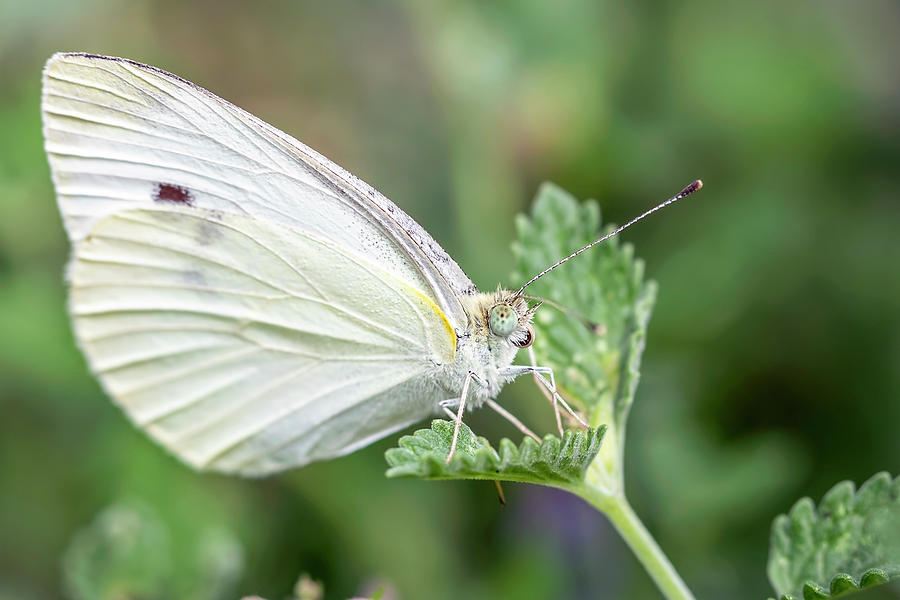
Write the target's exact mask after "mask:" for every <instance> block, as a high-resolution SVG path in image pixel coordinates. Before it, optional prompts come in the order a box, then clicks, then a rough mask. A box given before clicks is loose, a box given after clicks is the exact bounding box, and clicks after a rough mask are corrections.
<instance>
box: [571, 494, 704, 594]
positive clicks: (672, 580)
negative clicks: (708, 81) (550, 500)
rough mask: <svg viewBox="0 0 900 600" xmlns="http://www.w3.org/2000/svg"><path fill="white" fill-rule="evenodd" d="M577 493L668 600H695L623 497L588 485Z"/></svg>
mask: <svg viewBox="0 0 900 600" xmlns="http://www.w3.org/2000/svg"><path fill="white" fill-rule="evenodd" d="M576 493H577V494H578V495H579V496H581V497H582V498H584V499H585V500H587V501H588V502H589V503H590V504H591V505H592V506H594V507H595V508H596V509H597V510H599V511H600V512H602V513H603V514H605V515H606V516H607V517H608V518H609V520H610V521H611V522H612V524H613V526H614V527H615V528H616V530H617V531H618V532H619V535H621V536H622V538H624V540H625V542H626V543H627V544H628V546H629V547H630V548H631V551H632V552H634V554H635V556H637V559H638V560H639V561H641V564H642V565H644V568H645V569H646V570H647V573H649V574H650V577H652V578H653V581H654V582H655V583H656V586H657V587H658V588H659V591H661V592H662V593H663V595H664V596H665V597H666V598H667V599H668V600H694V595H693V594H692V593H691V591H690V590H689V589H688V587H687V586H686V585H685V584H684V581H683V580H682V579H681V576H680V575H679V574H678V572H677V571H676V570H675V567H673V566H672V563H671V562H669V559H668V558H667V557H666V555H665V554H664V553H663V551H662V548H660V547H659V544H657V543H656V540H654V539H653V536H652V535H650V532H649V531H647V528H646V527H644V524H643V523H642V522H641V520H640V519H639V518H638V516H637V514H636V513H635V512H634V510H633V509H632V508H631V505H630V504H628V500H626V499H625V497H624V496H621V495H616V496H609V495H606V494H604V493H602V492H598V491H597V490H594V489H593V488H591V487H589V486H584V487H582V488H580V489H579V490H577V491H576Z"/></svg>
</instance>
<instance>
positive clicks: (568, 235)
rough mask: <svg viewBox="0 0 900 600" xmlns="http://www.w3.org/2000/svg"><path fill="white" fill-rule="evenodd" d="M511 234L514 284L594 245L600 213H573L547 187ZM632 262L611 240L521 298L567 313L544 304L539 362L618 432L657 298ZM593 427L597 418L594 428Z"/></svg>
mask: <svg viewBox="0 0 900 600" xmlns="http://www.w3.org/2000/svg"><path fill="white" fill-rule="evenodd" d="M517 229H518V241H517V242H516V244H515V245H514V246H513V250H514V252H515V255H516V258H517V268H516V273H515V275H514V279H513V281H518V282H524V281H526V280H527V279H528V278H530V277H531V276H533V275H534V274H535V273H538V272H540V271H541V270H542V269H544V268H545V267H547V266H548V265H550V264H552V263H554V262H555V261H557V260H559V259H560V258H562V257H564V256H566V255H568V254H569V253H571V252H572V251H574V250H577V249H578V248H580V247H582V246H584V245H586V244H587V243H589V242H591V241H593V240H595V239H596V238H597V237H599V235H600V233H601V231H600V209H599V207H598V206H597V203H596V202H593V201H587V202H585V203H583V204H581V205H579V203H578V202H576V200H575V199H574V198H573V197H572V196H571V195H569V194H568V193H567V192H565V191H564V190H562V189H561V188H559V187H557V186H555V185H553V184H550V183H545V184H543V185H542V186H541V188H540V190H539V191H538V195H537V198H536V200H535V203H534V207H533V209H532V212H531V216H530V218H529V217H524V216H522V217H520V218H519V219H518V221H517ZM633 254H634V253H633V249H632V247H631V246H630V245H628V244H620V243H619V241H618V240H617V239H616V238H612V239H610V240H608V241H606V242H604V243H602V244H600V245H598V246H596V247H595V248H592V249H591V250H589V251H588V252H585V253H584V254H581V255H580V256H578V258H576V259H574V260H571V261H569V262H567V263H566V264H564V265H562V266H560V267H559V268H557V269H556V270H554V271H552V272H551V273H549V274H547V275H546V276H544V277H543V278H541V279H539V280H538V281H536V282H535V283H533V284H532V285H531V286H530V287H529V288H528V290H527V292H526V293H528V294H531V295H534V296H540V297H542V298H547V299H549V300H551V301H553V302H554V303H556V304H559V305H561V306H562V307H565V309H567V310H568V311H569V312H570V314H568V315H567V314H564V313H563V312H562V311H561V310H559V309H558V308H555V307H553V306H551V305H550V304H549V303H548V304H546V305H545V306H542V307H541V308H540V309H539V310H538V312H537V313H536V315H535V317H536V318H535V324H536V328H537V335H536V337H535V342H534V349H535V353H536V354H537V357H538V361H539V362H540V363H541V364H542V365H547V366H550V367H552V368H553V369H554V372H555V374H556V380H557V383H559V384H560V388H561V389H562V391H563V395H564V396H566V397H567V398H568V399H570V400H572V401H573V402H574V403H575V404H576V405H578V406H579V407H580V408H581V409H583V410H586V411H587V412H588V413H589V414H591V415H597V416H598V417H599V418H600V419H602V420H605V419H606V418H612V420H613V424H614V425H615V427H616V429H618V430H620V431H621V430H623V428H624V425H625V420H626V418H627V415H628V410H629V408H630V406H631V402H632V400H633V399H634V393H635V390H636V388H637V383H638V377H639V370H640V361H641V354H642V352H643V349H644V341H645V338H646V331H647V323H648V321H649V319H650V313H651V311H652V310H653V303H654V300H655V297H656V286H655V284H654V283H653V282H645V281H644V264H643V262H642V261H640V260H638V259H635V258H634V256H633ZM573 315H578V316H573ZM579 317H580V318H579ZM596 409H600V410H596ZM597 422H598V419H596V418H595V419H594V420H593V423H597ZM619 442H620V443H621V438H619Z"/></svg>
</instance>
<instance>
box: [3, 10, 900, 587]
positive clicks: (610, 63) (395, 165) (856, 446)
mask: <svg viewBox="0 0 900 600" xmlns="http://www.w3.org/2000/svg"><path fill="white" fill-rule="evenodd" d="M60 50H79V51H90V52H97V53H103V54H112V55H119V56H125V57H129V58H133V59H136V60H140V61H142V62H147V63H151V64H153V65H157V66H160V67H163V68H165V69H167V70H170V71H172V72H175V73H177V74H180V75H182V76H184V77H186V78H188V79H190V80H192V81H195V82H197V83H199V84H201V85H203V86H204V87H207V88H208V89H210V90H212V91H213V92H215V93H217V94H219V95H221V96H223V97H225V98H227V99H229V100H231V101H232V102H234V103H236V104H238V105H239V106H242V107H244V108H246V109H248V110H250V111H251V112H253V113H255V114H257V115H259V116H260V117H262V118H264V119H265V120H267V121H269V122H271V123H273V124H275V125H276V126H278V127H279V128H281V129H283V130H285V131H287V132H289V133H291V134H292V135H294V136H296V137H298V138H299V139H301V140H303V141H305V142H306V143H307V144H309V145H311V146H313V147H314V148H316V149H318V150H320V151H321V152H323V153H324V154H326V155H327V156H329V157H331V158H332V159H334V160H335V161H337V162H338V163H340V164H342V165H344V166H345V167H347V168H348V169H350V170H351V171H353V172H355V173H356V174H358V175H360V176H361V177H363V178H364V179H366V180H367V181H369V182H370V183H372V184H373V185H375V186H376V187H378V188H379V189H380V190H381V191H383V192H384V193H385V194H386V195H388V196H389V197H391V198H392V199H393V200H394V201H395V202H397V203H398V204H399V205H400V206H402V207H403V208H404V209H405V210H407V211H408V212H409V213H410V214H411V215H412V216H413V217H414V218H416V219H417V220H418V221H419V222H420V223H422V224H423V225H424V226H425V227H426V229H428V230H429V231H431V232H432V233H433V235H434V237H435V238H436V239H437V240H438V241H439V242H440V243H441V244H442V245H444V247H445V248H447V249H448V251H450V253H451V254H452V255H453V256H455V257H456V258H457V260H458V262H459V263H460V264H461V265H462V266H463V268H464V269H466V270H467V272H468V273H469V274H470V276H471V277H472V279H473V280H474V281H475V282H476V284H478V285H479V286H480V287H482V288H488V289H489V288H492V287H493V286H495V285H496V284H497V283H498V282H504V283H516V282H509V281H508V278H509V273H510V272H511V271H512V253H511V251H510V242H511V240H512V238H513V234H514V228H513V222H514V215H515V214H517V213H519V212H522V211H526V210H527V209H528V206H529V202H530V198H531V197H532V195H533V193H534V192H535V190H536V188H537V186H538V184H539V183H540V182H541V181H543V180H548V179H549V180H552V181H554V182H556V183H558V184H560V185H561V186H563V187H565V188H567V189H568V190H570V191H571V192H573V193H574V194H575V195H577V196H578V197H579V198H587V197H593V198H596V199H598V200H599V201H600V203H601V206H602V209H603V212H604V217H605V218H606V219H607V220H612V221H617V222H623V221H624V220H625V219H627V218H629V217H630V216H632V215H634V214H635V213H636V212H638V211H640V210H642V209H644V208H646V207H647V206H648V205H650V204H651V203H654V202H656V201H659V200H661V199H663V198H664V197H666V196H668V195H669V194H671V193H673V192H675V191H677V190H678V189H680V188H681V186H683V185H684V184H686V183H687V182H689V181H690V180H692V179H694V178H697V177H701V178H703V179H704V181H705V182H706V184H707V185H706V188H705V189H704V191H703V192H702V193H701V194H698V195H697V196H694V197H692V198H691V199H690V200H689V201H687V202H685V203H683V204H681V205H680V206H679V207H676V208H673V209H669V210H667V211H666V212H665V213H663V214H662V215H661V216H658V217H654V218H653V219H651V220H650V221H648V222H645V223H644V224H642V225H640V226H639V227H637V228H635V229H633V230H631V231H629V232H628V233H627V234H625V236H624V237H625V238H626V240H627V241H629V242H632V243H633V244H634V245H635V246H636V249H637V254H638V255H639V256H642V257H643V258H644V259H646V262H647V272H648V274H649V276H650V277H652V278H654V279H656V280H657V281H658V282H659V286H660V294H659V301H658V304H657V309H656V312H655V315H654V318H653V321H652V323H651V326H650V336H649V342H648V348H647V351H646V356H645V360H644V368H643V379H642V384H641V387H640V389H639V391H638V395H637V400H636V403H635V407H634V410H633V412H632V417H631V420H630V424H629V435H628V445H627V474H628V477H627V487H628V490H629V494H630V497H631V500H632V503H633V504H634V505H635V507H636V510H637V512H638V513H639V514H640V515H641V516H642V517H643V518H644V520H645V522H646V524H647V525H648V527H649V528H650V530H651V531H652V532H653V533H654V534H655V535H656V536H657V539H658V540H659V542H660V544H661V545H662V547H663V548H664V550H665V551H666V552H667V554H668V555H669V556H670V557H671V559H672V561H673V562H674V563H675V565H676V567H677V568H678V569H679V570H680V572H681V573H682V575H683V576H684V578H685V580H686V581H687V583H688V584H689V586H690V587H691V588H692V589H693V590H694V592H695V593H696V594H697V595H698V597H700V598H728V599H739V598H740V599H742V598H747V599H751V598H764V597H766V595H767V594H770V593H771V590H770V588H769V585H768V582H767V580H766V575H765V563H766V556H767V544H768V540H767V538H768V530H769V524H770V522H771V520H772V518H773V517H774V516H775V515H776V514H778V513H779V512H783V511H785V510H787V509H788V508H789V507H790V505H791V504H792V503H793V502H794V501H795V500H796V499H797V498H799V497H800V496H803V495H811V496H812V497H813V498H815V499H816V500H818V499H819V498H820V497H821V495H822V494H823V493H824V492H825V491H827V489H828V488H829V487H831V485H832V484H834V483H836V482H837V481H839V480H842V479H852V480H855V481H857V482H861V481H863V480H865V479H866V478H868V477H869V476H871V475H872V474H874V473H875V472H877V471H879V470H888V471H890V472H891V473H893V474H895V475H896V474H897V473H898V472H900V434H898V423H900V368H898V367H900V323H898V311H900V278H898V259H900V239H898V234H900V203H898V198H900V71H898V67H897V64H898V63H897V60H898V59H897V57H898V56H900V6H898V4H897V3H896V2H893V1H891V0H866V1H857V2H846V1H845V0H815V1H799V2H789V3H786V2H778V1H775V0H763V1H761V2H718V1H715V0H692V1H689V2H681V3H670V2H660V1H651V0H639V1H635V2H606V1H597V0H561V1H558V2H543V1H515V2H514V1H509V0H507V1H497V2H481V1H474V0H455V1H449V0H444V1H422V0H408V1H403V0H387V1H383V2H364V1H362V0H335V1H333V2H298V1H293V0H273V1H269V2H238V1H234V0H215V1H213V0H208V1H202V2H191V3H187V2H180V1H175V0H171V1H161V2H149V1H145V0H127V1H126V0H84V1H81V2H68V1H63V0H56V1H51V0H28V1H23V0H2V1H0V490H2V493H0V598H3V599H7V598H9V599H13V598H15V599H22V600H28V599H50V598H61V597H69V598H73V597H77V593H79V592H78V590H81V591H80V593H82V594H83V595H84V594H87V595H88V596H90V595H91V594H96V596H95V597H101V591H95V592H91V591H90V590H91V587H90V586H91V585H96V586H98V587H102V586H106V587H104V588H103V589H104V590H106V591H104V592H102V593H103V594H106V592H109V590H112V591H111V592H109V594H110V595H103V597H105V598H162V597H184V598H198V599H203V598H208V599H213V598H234V597H237V596H238V595H240V594H249V593H258V594H260V595H262V596H265V597H267V598H270V599H275V598H283V597H285V596H287V595H288V594H289V593H290V591H291V588H292V585H293V583H294V581H295V580H296V578H297V577H298V575H299V574H300V573H301V572H307V573H309V574H311V575H312V576H313V577H314V578H316V579H319V580H321V581H323V582H324V584H325V587H326V591H327V597H329V598H346V597H348V596H350V595H352V594H354V593H357V592H365V591H366V590H367V589H368V590H371V589H373V588H374V587H378V586H384V587H386V589H388V591H389V595H392V596H391V597H398V598H402V599H404V600H411V599H418V598H435V599H443V598H463V597H465V598H516V599H519V600H526V599H532V598H534V599H544V598H638V599H640V598H657V597H659V596H658V593H657V592H656V591H655V589H654V588H653V587H652V584H651V583H650V580H649V579H648V577H647V576H646V575H645V573H644V572H643V571H642V569H641V568H640V566H639V565H638V563H637V562H636V561H635V560H634V559H633V558H632V556H631V555H630V553H629V552H628V550H627V548H626V547H625V545H624V544H623V543H622V542H621V541H620V540H619V539H618V537H617V536H616V535H615V533H614V532H613V531H612V530H611V528H610V527H609V526H608V525H607V523H606V522H605V520H604V519H603V518H602V517H601V516H599V515H597V514H595V513H593V511H591V510H590V509H588V508H587V507H586V506H585V505H583V504H582V503H581V502H580V501H579V500H577V499H575V498H572V497H568V496H566V495H565V494H563V493H559V492H554V491H552V490H544V489H539V488H534V487H527V486H513V485H509V486H507V488H506V494H507V499H508V502H509V504H508V506H506V507H505V508H501V507H500V506H499V505H498V503H497V499H496V496H495V492H494V490H493V487H492V486H491V485H489V484H482V483H428V482H420V481H394V480H390V481H389V480H386V479H385V478H384V477H383V471H384V469H385V464H384V460H383V452H384V450H385V449H386V448H388V447H389V446H391V445H393V443H394V442H395V441H396V440H395V439H394V440H386V441H384V442H382V443H378V444H375V445H374V446H373V447H370V448H368V449H366V450H363V451H361V452H358V453H356V454H354V455H352V456H349V457H346V458H342V459H340V460H335V461H333V462H330V463H327V464H318V465H313V466H310V467H308V468H305V469H302V470H298V471H295V472H290V473H287V474H284V475H281V476H277V477H273V478H269V479H265V480H240V479H234V478H227V477H221V476H216V475H209V474H198V473H194V472H192V471H190V470H189V469H187V468H186V467H184V466H182V465H181V464H179V463H178V462H177V461H176V460H175V459H173V458H171V457H169V456H168V455H166V453H165V452H163V451H162V450H161V449H160V448H158V447H157V446H155V445H154V444H153V443H151V442H150V441H149V440H148V439H147V438H146V437H145V436H144V435H143V434H142V433H140V432H139V431H136V430H135V429H133V428H132V426H131V425H130V424H129V423H128V422H127V420H126V419H125V418H124V417H123V415H122V414H120V412H119V410H118V409H116V408H115V407H114V406H113V405H112V404H111V403H110V402H109V401H108V400H107V399H106V398H104V396H103V394H102V392H101V391H100V389H99V387H98V385H97V383H96V382H95V381H94V379H93V378H92V377H91V376H90V375H89V373H88V372H87V370H86V367H85V364H84V361H83V359H82V357H81V356H80V354H79V353H78V351H77V350H76V348H75V346H74V343H73V340H72V336H71V333H70V330H69V325H68V320H67V317H66V313H65V289H64V285H63V269H64V264H65V261H66V257H67V252H68V247H67V243H66V240H65V236H64V233H63V230H62V226H61V223H60V219H59V216H58V214H57V211H56V208H55V200H54V193H53V189H52V187H51V183H50V178H49V173H48V168H47V165H46V161H45V158H44V154H43V150H42V141H41V135H40V115H39V92H40V90H39V87H40V72H41V67H42V64H43V62H44V61H45V60H46V59H47V58H48V57H49V56H50V54H51V53H53V52H55V51H60ZM503 400H504V403H505V404H506V405H507V406H509V407H512V408H513V409H514V411H515V412H516V413H517V414H519V415H520V416H521V417H522V418H523V419H525V420H526V421H528V422H530V423H532V424H533V425H534V426H535V427H537V428H539V429H541V428H542V430H543V431H551V427H552V425H551V421H550V415H549V414H547V413H548V412H549V411H547V410H546V404H545V403H544V402H542V401H540V400H539V399H538V396H537V395H536V394H535V393H534V391H533V390H532V386H531V384H528V383H526V384H516V385H513V386H511V387H510V388H509V389H507V390H505V391H504V395H503ZM471 424H472V425H473V427H474V428H475V429H476V431H478V432H479V433H481V434H483V435H486V436H488V437H489V438H491V439H494V440H497V439H499V438H500V437H501V436H504V435H513V434H514V433H515V432H514V431H512V430H511V429H510V428H509V426H508V425H506V424H505V423H503V422H501V421H500V420H499V419H497V418H495V417H494V416H492V415H489V414H475V415H473V416H472V419H471ZM104 511H105V512H104ZM101 514H102V516H100V517H98V515H101ZM91 523H93V524H94V525H93V526H91ZM85 528H87V529H85ZM77 532H81V533H77ZM107 538H109V539H115V540H118V542H117V543H119V544H120V545H122V547H123V548H126V551H125V554H127V553H128V552H130V553H131V558H130V559H128V558H127V557H126V558H121V557H120V558H118V559H117V558H115V557H114V556H110V555H109V553H108V552H107V551H106V550H104V548H105V546H104V543H105V542H104V541H103V540H105V539H107ZM117 560H119V561H122V562H123V564H122V565H118V566H117V563H116V561H117ZM129 561H130V562H129ZM119 567H121V568H119ZM116 569H118V571H117V570H116ZM120 571H121V572H120ZM110 572H112V573H113V574H112V575H110ZM95 573H102V574H104V575H103V577H106V578H108V579H109V581H106V580H104V581H103V582H94V583H91V582H89V581H88V582H85V581H84V580H85V578H87V579H90V577H91V576H92V574H95ZM123 573H124V574H123ZM79 582H80V583H79ZM79 586H80V587H79ZM161 589H162V590H168V591H166V592H162V593H160V592H159V590H161ZM85 590H87V591H85ZM135 590H137V591H135ZM173 590H174V591H173ZM880 593H881V594H885V593H888V594H890V593H894V594H900V592H897V591H896V588H895V590H894V592H889V591H882V592H880ZM116 594H118V595H116ZM873 597H874V596H873Z"/></svg>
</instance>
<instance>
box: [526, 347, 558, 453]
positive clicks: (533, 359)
mask: <svg viewBox="0 0 900 600" xmlns="http://www.w3.org/2000/svg"><path fill="white" fill-rule="evenodd" d="M528 358H529V359H530V360H531V366H532V367H537V366H538V364H537V357H536V356H535V354H534V347H533V346H528ZM532 375H533V376H534V384H535V385H536V386H537V388H538V389H539V390H540V391H541V394H543V395H544V398H546V399H547V402H549V403H550V406H552V407H553V414H554V416H555V417H556V428H557V429H558V430H559V435H560V436H562V421H561V420H560V415H559V404H558V403H557V402H556V396H554V395H553V394H551V393H550V392H548V391H547V388H545V387H544V386H543V385H541V380H540V378H539V376H538V374H537V373H532ZM550 377H551V378H552V377H553V372H552V371H551V373H550ZM550 383H552V384H553V387H554V389H555V388H556V382H555V381H553V379H551V380H550Z"/></svg>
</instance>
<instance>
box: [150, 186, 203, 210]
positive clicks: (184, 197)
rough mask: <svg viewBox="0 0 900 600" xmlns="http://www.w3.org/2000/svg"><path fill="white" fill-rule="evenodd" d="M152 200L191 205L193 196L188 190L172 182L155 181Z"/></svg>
mask: <svg viewBox="0 0 900 600" xmlns="http://www.w3.org/2000/svg"><path fill="white" fill-rule="evenodd" d="M153 201H154V202H174V203H175V204H187V205H188V206H193V203H194V197H193V196H192V195H191V192H190V190H188V189H187V188H185V187H181V186H180V185H175V184H174V183H157V184H156V190H155V191H154V192H153Z"/></svg>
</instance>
